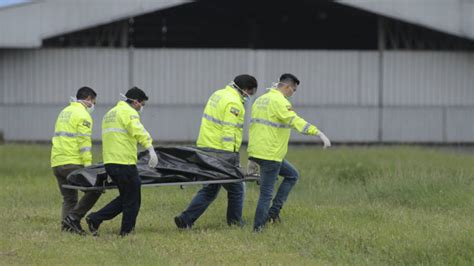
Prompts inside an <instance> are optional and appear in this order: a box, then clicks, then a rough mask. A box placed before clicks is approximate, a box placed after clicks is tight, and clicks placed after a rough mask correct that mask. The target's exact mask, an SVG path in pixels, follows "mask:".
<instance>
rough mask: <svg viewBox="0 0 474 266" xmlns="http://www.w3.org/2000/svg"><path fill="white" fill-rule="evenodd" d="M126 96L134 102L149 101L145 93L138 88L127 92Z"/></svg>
mask: <svg viewBox="0 0 474 266" xmlns="http://www.w3.org/2000/svg"><path fill="white" fill-rule="evenodd" d="M125 96H126V97H127V98H129V99H132V100H137V101H139V102H142V101H148V96H146V94H145V92H144V91H142V90H141V89H139V88H138V87H133V88H131V89H129V90H128V91H127V93H126V94H125Z"/></svg>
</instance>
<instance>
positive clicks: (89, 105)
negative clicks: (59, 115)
mask: <svg viewBox="0 0 474 266" xmlns="http://www.w3.org/2000/svg"><path fill="white" fill-rule="evenodd" d="M71 101H72V102H78V103H82V104H83V105H84V106H85V107H86V109H87V112H88V113H89V114H92V113H93V112H94V110H95V104H94V103H93V102H91V101H86V100H78V99H77V98H76V97H74V96H71Z"/></svg>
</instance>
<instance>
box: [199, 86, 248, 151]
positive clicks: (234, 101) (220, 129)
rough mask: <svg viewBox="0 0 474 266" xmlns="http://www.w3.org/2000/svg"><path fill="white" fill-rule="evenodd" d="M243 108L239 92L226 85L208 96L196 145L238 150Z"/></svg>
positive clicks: (240, 141)
mask: <svg viewBox="0 0 474 266" xmlns="http://www.w3.org/2000/svg"><path fill="white" fill-rule="evenodd" d="M244 116H245V108H244V104H243V103H242V96H241V95H240V93H239V92H238V91H237V90H236V89H234V88H232V87H230V86H227V87H225V88H224V89H221V90H218V91H216V92H214V93H213V94H212V95H211V97H210V98H209V100H208V102H207V104H206V107H205V108H204V113H203V116H202V119H201V128H200V130H199V136H198V139H197V143H196V145H197V146H198V147H202V148H213V149H217V150H224V151H231V152H238V151H239V149H240V145H241V143H242V132H243V128H244Z"/></svg>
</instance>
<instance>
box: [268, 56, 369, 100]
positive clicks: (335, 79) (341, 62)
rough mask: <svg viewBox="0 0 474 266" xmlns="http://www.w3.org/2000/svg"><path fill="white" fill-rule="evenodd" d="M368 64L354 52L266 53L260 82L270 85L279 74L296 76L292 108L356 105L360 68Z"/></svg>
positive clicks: (360, 76) (359, 83)
mask: <svg viewBox="0 0 474 266" xmlns="http://www.w3.org/2000/svg"><path fill="white" fill-rule="evenodd" d="M367 63H368V62H367V60H361V58H360V57H359V53H358V52H354V51H337V52H334V51H266V52H265V75H264V77H263V80H264V81H265V82H267V83H266V84H265V85H270V84H271V81H277V79H278V77H279V76H280V75H281V74H282V73H287V72H289V73H293V74H295V75H296V76H297V77H298V78H299V79H300V81H301V85H300V90H299V91H298V92H297V94H298V97H296V98H295V104H304V105H315V104H316V105H330V104H337V105H343V104H346V105H357V104H358V102H359V101H361V99H360V98H359V95H358V94H359V91H360V90H359V88H360V87H359V86H360V85H361V83H362V82H361V79H362V75H361V73H360V71H361V68H359V67H360V65H362V64H364V67H366V66H365V64H367ZM365 102H367V101H365Z"/></svg>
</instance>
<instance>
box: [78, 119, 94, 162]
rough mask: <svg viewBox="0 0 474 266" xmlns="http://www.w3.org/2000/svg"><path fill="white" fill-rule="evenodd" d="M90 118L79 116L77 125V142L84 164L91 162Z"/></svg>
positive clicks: (91, 123)
mask: <svg viewBox="0 0 474 266" xmlns="http://www.w3.org/2000/svg"><path fill="white" fill-rule="evenodd" d="M92 126H93V122H92V118H91V117H81V118H79V120H78V125H77V142H78V146H79V153H80V155H81V157H82V163H83V164H84V166H89V165H91V164H92V139H91V135H92Z"/></svg>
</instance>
